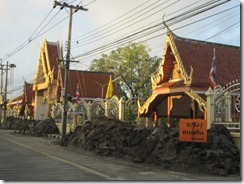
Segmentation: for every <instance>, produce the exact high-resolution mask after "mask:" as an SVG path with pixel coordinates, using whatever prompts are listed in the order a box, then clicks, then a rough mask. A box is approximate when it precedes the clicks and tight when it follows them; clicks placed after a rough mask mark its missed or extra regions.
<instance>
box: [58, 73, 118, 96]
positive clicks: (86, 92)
mask: <svg viewBox="0 0 244 184" xmlns="http://www.w3.org/2000/svg"><path fill="white" fill-rule="evenodd" d="M110 75H112V78H113V74H112V73H102V72H91V71H80V70H70V79H69V81H70V82H69V94H72V96H75V95H76V90H77V84H78V85H79V89H80V97H84V98H101V97H103V98H105V96H106V91H107V84H108V81H109V77H110ZM61 80H62V81H64V69H62V79H61ZM62 83H64V82H62ZM113 85H114V84H113ZM114 88H115V85H114ZM115 94H116V89H115V90H114V95H115Z"/></svg>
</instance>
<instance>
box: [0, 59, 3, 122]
mask: <svg viewBox="0 0 244 184" xmlns="http://www.w3.org/2000/svg"><path fill="white" fill-rule="evenodd" d="M0 60H1V65H0V70H1V74H0V75H1V81H0V82H1V84H0V87H1V91H0V103H1V106H0V107H1V108H0V127H1V123H2V116H3V114H2V105H3V65H2V59H0Z"/></svg>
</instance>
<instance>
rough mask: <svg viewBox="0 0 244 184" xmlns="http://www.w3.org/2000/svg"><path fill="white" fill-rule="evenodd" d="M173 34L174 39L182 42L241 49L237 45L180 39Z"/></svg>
mask: <svg viewBox="0 0 244 184" xmlns="http://www.w3.org/2000/svg"><path fill="white" fill-rule="evenodd" d="M171 34H172V36H173V37H174V39H177V40H182V41H187V42H196V43H202V44H208V45H216V46H221V47H232V48H236V49H240V46H236V45H227V44H222V43H216V42H208V41H204V40H196V39H192V38H184V37H180V36H178V35H176V34H175V33H173V32H171Z"/></svg>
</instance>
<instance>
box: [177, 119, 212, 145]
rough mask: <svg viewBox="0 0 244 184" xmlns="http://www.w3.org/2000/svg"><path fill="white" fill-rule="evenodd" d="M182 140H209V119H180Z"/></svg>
mask: <svg viewBox="0 0 244 184" xmlns="http://www.w3.org/2000/svg"><path fill="white" fill-rule="evenodd" d="M180 141H181V142H207V121H206V120H203V119H180Z"/></svg>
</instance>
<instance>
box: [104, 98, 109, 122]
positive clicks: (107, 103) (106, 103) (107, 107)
mask: <svg viewBox="0 0 244 184" xmlns="http://www.w3.org/2000/svg"><path fill="white" fill-rule="evenodd" d="M104 106H105V116H106V117H107V118H109V116H110V115H109V102H108V101H107V100H106V102H105V104H104Z"/></svg>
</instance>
